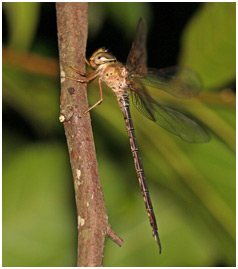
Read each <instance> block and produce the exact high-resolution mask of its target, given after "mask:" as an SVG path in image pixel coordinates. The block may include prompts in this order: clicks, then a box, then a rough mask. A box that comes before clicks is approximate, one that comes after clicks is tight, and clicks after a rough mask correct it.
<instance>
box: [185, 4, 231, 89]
mask: <svg viewBox="0 0 238 269" xmlns="http://www.w3.org/2000/svg"><path fill="white" fill-rule="evenodd" d="M180 62H181V64H183V65H187V66H190V67H192V68H193V69H194V70H195V71H197V72H198V73H199V74H200V75H201V78H202V80H203V82H204V86H205V88H206V89H207V88H209V89H210V88H214V89H217V88H220V87H222V86H224V85H226V84H227V83H230V82H232V81H233V80H235V76H236V3H228V2H225V3H205V4H203V5H202V7H201V8H200V10H199V11H198V12H197V13H195V15H194V17H193V18H192V20H191V21H190V22H189V24H188V25H187V27H186V29H185V31H184V35H183V39H182V50H181V55H180Z"/></svg>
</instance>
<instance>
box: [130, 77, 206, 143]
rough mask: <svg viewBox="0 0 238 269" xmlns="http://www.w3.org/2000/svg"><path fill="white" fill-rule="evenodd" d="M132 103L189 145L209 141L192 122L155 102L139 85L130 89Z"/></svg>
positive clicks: (135, 84) (202, 131)
mask: <svg viewBox="0 0 238 269" xmlns="http://www.w3.org/2000/svg"><path fill="white" fill-rule="evenodd" d="M131 96H132V102H133V104H134V106H135V107H136V108H137V110H139V111H140V112H141V113H142V114H143V115H144V116H146V117H147V118H149V119H150V120H152V121H154V122H155V123H156V124H158V125H159V126H161V127H162V128H164V129H166V130H167V131H169V132H171V133H173V134H175V135H177V136H179V137H180V138H182V139H183V140H184V141H186V142H189V143H202V142H207V141H208V140H209V135H208V133H207V132H206V131H205V130H204V129H203V128H202V127H201V126H200V125H199V124H198V123H197V122H196V121H194V120H192V119H191V118H189V117H188V116H186V115H184V114H183V113H181V112H179V111H177V110H175V109H172V108H170V107H167V106H164V105H161V104H159V103H158V102H157V101H155V100H154V99H153V98H152V97H151V96H150V95H149V93H148V92H147V91H146V89H145V88H144V87H143V85H142V84H141V83H138V82H137V83H134V84H133V88H131Z"/></svg>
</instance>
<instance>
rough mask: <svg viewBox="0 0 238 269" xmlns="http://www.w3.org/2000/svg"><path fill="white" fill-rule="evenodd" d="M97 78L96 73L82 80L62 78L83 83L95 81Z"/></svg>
mask: <svg viewBox="0 0 238 269" xmlns="http://www.w3.org/2000/svg"><path fill="white" fill-rule="evenodd" d="M97 76H98V74H97V73H96V74H94V75H93V76H92V77H88V78H82V79H77V78H71V77H64V78H67V79H70V80H73V81H77V82H81V83H84V82H89V81H91V80H93V79H95V78H96V77H97Z"/></svg>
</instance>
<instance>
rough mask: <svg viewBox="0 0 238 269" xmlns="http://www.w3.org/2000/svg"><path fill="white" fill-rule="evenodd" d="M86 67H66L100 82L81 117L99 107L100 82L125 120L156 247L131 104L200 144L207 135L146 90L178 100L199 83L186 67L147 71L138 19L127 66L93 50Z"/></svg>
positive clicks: (143, 36)
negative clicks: (112, 95) (96, 95)
mask: <svg viewBox="0 0 238 269" xmlns="http://www.w3.org/2000/svg"><path fill="white" fill-rule="evenodd" d="M85 61H86V63H87V64H88V65H89V66H90V67H91V68H92V69H93V70H94V71H92V72H90V73H82V72H80V71H78V70H76V69H75V68H73V67H71V66H69V67H70V68H71V69H72V70H73V71H74V72H76V73H77V74H79V75H80V76H81V78H80V79H77V78H72V77H65V78H68V79H71V80H74V81H77V82H80V83H88V82H90V81H92V80H93V79H95V78H96V77H98V78H99V80H98V84H99V91H100V100H99V101H98V102H97V103H95V104H94V105H93V106H91V107H89V108H88V109H87V110H86V111H85V112H84V113H87V112H89V111H90V110H91V109H93V108H95V107H96V106H98V105H100V104H101V103H102V101H103V90H102V82H104V83H105V84H106V85H107V86H109V88H111V89H112V91H113V92H114V93H115V95H116V98H117V101H118V104H119V107H120V109H121V111H122V114H123V116H124V119H125V124H126V130H127V133H128V136H129V140H130V146H131V152H132V155H133V159H134V164H135V170H136V173H137V177H138V181H139V185H140V188H141V192H142V195H143V199H144V203H145V207H146V211H147V214H148V218H149V221H150V225H151V228H152V235H153V237H154V239H155V241H156V242H157V244H158V246H159V252H160V253H161V242H160V237H159V233H158V227H157V222H156V217H155V213H154V210H153V206H152V202H151V199H150V195H149V190H148V186H147V183H146V178H145V172H144V168H143V165H142V161H141V156H140V152H139V147H138V143H137V140H136V135H135V130H134V125H133V122H132V118H131V112H130V100H129V96H131V99H132V103H133V104H134V106H135V107H136V108H137V110H138V111H140V112H141V113H142V114H143V115H144V116H145V117H147V118H148V119H150V120H151V121H153V122H155V123H156V124H157V125H159V126H161V127H162V128H164V129H166V130H168V131H169V132H171V133H173V134H174V135H177V136H179V137H180V138H181V139H182V140H184V141H186V142H189V143H202V142H207V141H208V140H209V135H208V133H207V132H206V130H205V129H203V128H202V127H201V126H200V125H199V124H198V123H197V122H196V121H195V120H193V119H191V118H190V117H188V116H186V115H185V114H183V113H181V112H179V111H177V110H175V109H173V108H170V107H168V106H165V105H162V104H160V103H159V102H158V101H157V100H155V99H154V98H152V97H151V95H150V94H149V92H148V90H147V88H146V87H148V86H149V87H152V88H154V89H155V90H162V91H165V92H167V93H169V94H171V95H173V96H175V97H177V98H182V99H185V98H191V97H194V96H197V95H198V94H199V92H200V90H201V83H200V79H199V77H198V76H197V74H196V73H195V72H193V71H192V70H191V69H189V68H186V67H169V68H164V69H160V70H157V69H149V68H147V63H146V61H147V52H146V31H145V23H144V20H143V19H142V18H141V19H140V20H139V22H138V25H137V29H136V34H135V38H134V41H133V43H132V47H131V50H130V52H129V55H128V58H127V62H126V65H125V66H124V65H123V64H122V63H120V62H118V61H117V59H116V57H115V56H114V55H113V54H111V53H110V52H109V51H108V50H107V49H105V48H99V49H98V50H96V51H95V52H94V53H93V54H92V56H91V57H90V59H89V61H88V60H87V59H86V60H85Z"/></svg>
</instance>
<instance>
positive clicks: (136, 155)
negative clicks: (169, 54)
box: [116, 93, 161, 253]
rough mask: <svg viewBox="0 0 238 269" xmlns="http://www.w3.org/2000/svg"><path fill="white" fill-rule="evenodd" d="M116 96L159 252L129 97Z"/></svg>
mask: <svg viewBox="0 0 238 269" xmlns="http://www.w3.org/2000/svg"><path fill="white" fill-rule="evenodd" d="M116 96H117V99H118V102H119V106H120V108H121V111H122V113H123V116H124V119H125V123H126V130H127V133H128V136H129V139H130V146H131V152H132V155H133V159H134V164H135V169H136V173H137V176H138V181H139V184H140V188H141V192H142V195H143V199H144V202H145V207H146V211H147V214H148V217H149V221H150V225H151V227H152V233H153V237H154V238H155V240H156V242H157V244H158V245H159V249H160V253H161V244H160V239H159V235H158V228H157V223H156V218H155V214H154V210H153V206H152V202H151V199H150V195H149V190H148V187H147V183H146V178H145V173H144V168H143V165H142V161H141V157H140V152H139V147H138V143H137V140H136V135H135V130H134V126H133V122H132V119H131V113H130V102H129V97H128V94H127V93H122V94H119V93H118V94H117V93H116Z"/></svg>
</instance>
